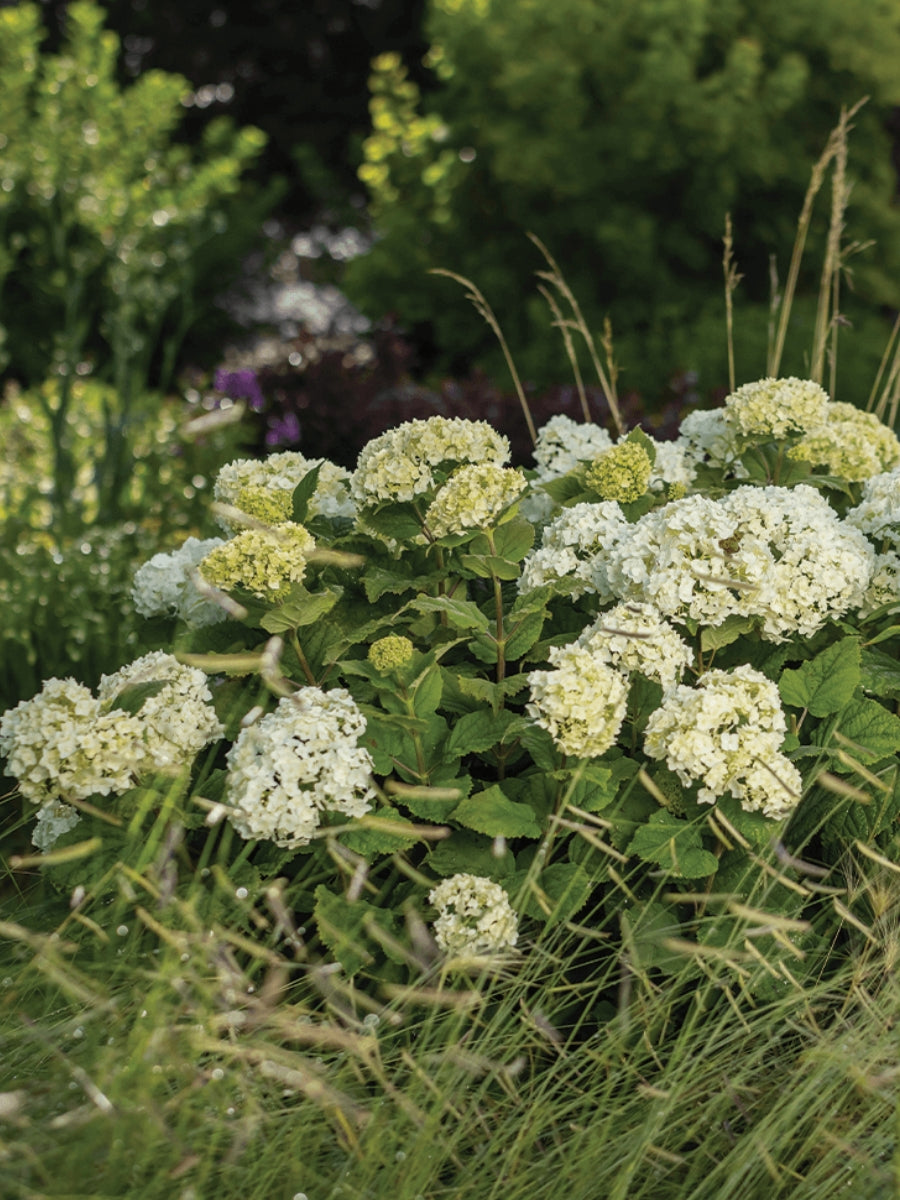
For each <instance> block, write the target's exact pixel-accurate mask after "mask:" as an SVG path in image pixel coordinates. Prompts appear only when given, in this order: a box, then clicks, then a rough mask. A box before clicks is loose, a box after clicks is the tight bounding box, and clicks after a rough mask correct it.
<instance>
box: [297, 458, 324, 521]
mask: <svg viewBox="0 0 900 1200" xmlns="http://www.w3.org/2000/svg"><path fill="white" fill-rule="evenodd" d="M321 469H322V464H321V463H318V464H317V465H316V466H315V467H313V469H312V470H311V471H307V473H306V474H305V475H304V476H303V478H302V479H301V480H300V482H299V483H298V484H297V486H296V487H295V488H294V491H293V495H292V510H293V511H292V513H291V520H292V521H296V523H297V524H298V525H305V524H306V517H307V514H308V512H309V502H310V500H311V499H312V497H313V495H314V493H315V490H316V487H317V486H318V483H319V472H320V471H321Z"/></svg>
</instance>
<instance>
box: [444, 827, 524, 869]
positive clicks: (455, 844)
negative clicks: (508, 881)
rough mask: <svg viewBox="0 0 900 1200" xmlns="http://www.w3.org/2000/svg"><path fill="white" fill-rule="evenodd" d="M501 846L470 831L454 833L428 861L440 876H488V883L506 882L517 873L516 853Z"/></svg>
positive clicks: (464, 830)
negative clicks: (463, 874) (497, 851)
mask: <svg viewBox="0 0 900 1200" xmlns="http://www.w3.org/2000/svg"><path fill="white" fill-rule="evenodd" d="M496 850H497V846H496V844H495V843H494V841H493V840H492V839H491V838H487V837H484V836H483V835H481V834H477V833H472V832H470V831H469V830H468V829H454V831H453V833H452V834H451V835H450V837H448V838H446V839H445V840H444V841H442V842H438V844H437V845H436V846H435V848H434V849H433V850H432V851H431V853H430V854H429V856H428V858H427V860H426V861H427V864H428V866H429V867H430V868H431V870H432V871H434V872H435V874H437V875H457V874H461V873H466V874H469V875H485V876H487V878H488V879H505V878H507V877H508V876H509V875H511V874H512V872H513V871H514V870H515V865H516V864H515V859H514V858H513V855H512V851H511V850H509V849H508V848H507V847H505V846H504V847H503V849H502V852H501V853H500V854H499V855H498V854H497V853H496Z"/></svg>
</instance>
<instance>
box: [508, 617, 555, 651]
mask: <svg viewBox="0 0 900 1200" xmlns="http://www.w3.org/2000/svg"><path fill="white" fill-rule="evenodd" d="M545 617H546V613H545V611H544V610H543V609H542V610H540V611H539V612H533V613H528V614H527V615H526V616H524V617H523V618H522V620H520V621H518V622H517V623H516V624H515V625H513V626H512V628H511V629H510V632H509V635H508V637H507V640H506V658H507V661H508V662H516V661H518V659H520V658H521V657H522V656H523V655H524V654H527V653H528V651H529V650H530V649H531V648H532V646H534V644H535V642H536V641H537V640H538V638H539V637H540V636H541V633H542V631H543V628H544V620H545Z"/></svg>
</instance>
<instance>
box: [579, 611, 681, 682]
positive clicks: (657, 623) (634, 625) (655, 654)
mask: <svg viewBox="0 0 900 1200" xmlns="http://www.w3.org/2000/svg"><path fill="white" fill-rule="evenodd" d="M576 645H579V646H583V647H584V648H585V649H586V650H589V651H590V653H591V654H592V655H593V656H594V657H595V658H599V659H600V660H601V661H602V662H608V663H610V664H611V665H612V666H613V667H615V668H616V670H618V671H622V672H624V673H625V674H628V673H630V672H631V671H637V672H639V673H640V674H641V675H646V676H647V678H648V679H655V680H656V681H657V682H658V683H661V684H662V686H663V687H664V688H668V687H671V686H672V685H673V684H675V683H677V682H678V680H679V679H680V678H681V676H682V674H683V673H684V670H685V668H686V667H688V666H689V665H690V663H691V662H692V661H693V652H692V650H691V648H690V646H689V645H688V644H687V642H685V641H684V640H683V638H681V637H679V635H678V633H677V632H676V630H675V629H674V628H673V627H672V626H671V625H670V624H669V622H668V621H666V620H665V619H664V618H663V617H662V616H661V614H660V613H659V611H658V610H657V609H655V608H654V607H653V605H651V604H637V603H634V602H630V601H626V602H624V603H622V604H617V605H616V606H615V607H614V608H611V609H609V610H608V611H607V612H605V613H601V614H600V616H599V617H598V618H597V620H596V621H595V622H594V623H593V625H589V626H588V627H587V628H586V629H585V630H584V631H583V632H582V634H581V635H580V637H579V638H578V640H577V643H576Z"/></svg>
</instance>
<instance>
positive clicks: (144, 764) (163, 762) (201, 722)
mask: <svg viewBox="0 0 900 1200" xmlns="http://www.w3.org/2000/svg"><path fill="white" fill-rule="evenodd" d="M160 683H161V684H162V685H163V686H162V687H159V688H157V689H153V690H152V692H151V694H149V695H147V697H146V699H144V701H143V703H142V704H141V706H140V709H139V710H138V717H139V718H140V723H141V738H140V743H139V745H138V746H137V747H136V748H135V751H134V762H135V770H136V771H137V772H138V774H143V773H144V772H145V771H168V770H172V769H173V768H174V769H176V770H177V769H178V768H180V767H181V766H182V765H183V764H184V763H185V762H187V761H189V760H190V759H192V758H193V757H194V756H195V755H196V754H198V753H199V752H200V751H201V750H202V749H203V747H204V746H207V745H209V743H210V742H214V741H215V740H216V739H217V738H220V737H221V736H222V734H223V733H224V730H223V728H222V725H221V723H220V721H219V718H218V717H217V716H216V712H215V709H214V708H213V707H212V695H211V693H210V690H209V687H208V686H207V680H206V676H205V675H204V673H203V672H202V671H200V670H198V669H197V668H196V667H187V666H185V665H184V664H183V663H180V662H179V661H178V659H177V658H175V656H174V655H172V654H166V653H165V652H164V651H162V650H153V651H151V652H150V653H149V654H145V655H144V656H143V657H142V658H138V659H135V661H134V662H133V663H131V664H130V665H129V666H127V667H122V669H121V670H120V671H116V672H115V674H113V675H104V676H102V678H101V680H100V684H99V686H98V688H97V696H98V698H99V700H100V703H101V705H103V707H104V708H105V709H107V710H109V711H110V713H112V712H114V711H116V709H115V705H116V702H117V700H118V699H119V697H120V696H121V695H122V694H123V693H124V692H125V691H126V690H127V689H128V688H134V687H140V686H142V685H147V684H160Z"/></svg>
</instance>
